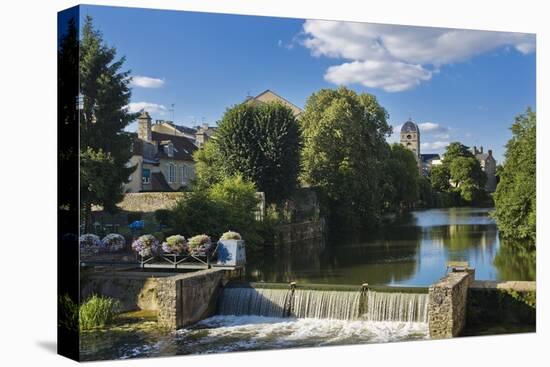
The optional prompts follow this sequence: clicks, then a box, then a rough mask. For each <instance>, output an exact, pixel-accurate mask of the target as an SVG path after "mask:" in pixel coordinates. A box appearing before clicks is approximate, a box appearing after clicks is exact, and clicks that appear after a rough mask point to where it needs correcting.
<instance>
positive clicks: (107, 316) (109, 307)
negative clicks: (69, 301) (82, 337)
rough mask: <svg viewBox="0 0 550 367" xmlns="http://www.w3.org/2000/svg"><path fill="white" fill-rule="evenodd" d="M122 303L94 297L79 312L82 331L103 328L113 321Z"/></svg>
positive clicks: (81, 306)
mask: <svg viewBox="0 0 550 367" xmlns="http://www.w3.org/2000/svg"><path fill="white" fill-rule="evenodd" d="M119 310H120V303H119V302H118V301H117V300H114V299H112V298H108V297H102V296H97V295H92V296H91V297H90V298H88V299H87V300H86V302H84V303H83V304H82V305H80V310H79V319H80V320H79V321H80V330H88V329H93V328H98V327H103V326H105V325H107V324H109V323H111V322H112V321H113V319H114V318H115V316H116V314H117V312H118V311H119Z"/></svg>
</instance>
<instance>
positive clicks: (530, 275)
mask: <svg viewBox="0 0 550 367" xmlns="http://www.w3.org/2000/svg"><path fill="white" fill-rule="evenodd" d="M494 263H495V266H496V268H497V269H498V271H499V274H500V276H501V278H503V279H511V280H535V279H536V271H537V268H536V253H535V248H534V246H528V245H527V244H525V243H518V242H512V241H506V240H502V242H501V245H500V248H499V250H498V252H497V254H496V256H495V261H494Z"/></svg>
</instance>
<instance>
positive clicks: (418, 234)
mask: <svg viewBox="0 0 550 367" xmlns="http://www.w3.org/2000/svg"><path fill="white" fill-rule="evenodd" d="M491 210H492V208H447V209H430V210H422V211H413V212H410V213H407V214H405V215H403V216H400V217H396V218H393V219H391V220H388V221H387V222H386V223H385V224H384V225H383V226H382V228H380V229H379V230H378V231H376V232H373V233H366V234H362V235H355V236H349V235H348V236H345V235H344V234H343V233H340V234H339V235H338V234H337V235H332V236H331V237H332V238H329V239H326V240H324V243H321V241H319V240H316V241H309V242H307V243H294V244H292V245H291V246H287V247H286V248H285V249H283V250H280V251H277V252H276V253H273V254H262V255H260V256H256V257H252V258H250V260H249V263H248V265H247V279H248V280H250V281H265V282H291V281H295V282H299V283H329V284H362V283H365V282H366V283H369V284H385V285H414V286H428V285H430V284H432V283H434V282H435V281H437V280H438V279H439V278H441V277H442V276H443V275H444V274H445V271H446V263H447V262H448V261H467V262H468V263H469V265H470V267H473V268H475V270H476V278H477V279H483V280H534V277H535V262H534V254H533V255H532V256H530V255H529V254H527V255H526V254H524V253H521V251H520V250H517V251H516V250H515V247H514V246H513V245H512V244H505V243H503V244H501V241H500V239H499V234H498V228H497V226H496V224H495V221H494V220H493V219H492V218H491V217H490V215H489V213H490V212H491Z"/></svg>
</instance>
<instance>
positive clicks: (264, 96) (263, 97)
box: [244, 89, 304, 118]
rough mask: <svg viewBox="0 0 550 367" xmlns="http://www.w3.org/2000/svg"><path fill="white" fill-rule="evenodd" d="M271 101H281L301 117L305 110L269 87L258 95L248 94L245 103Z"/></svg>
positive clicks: (296, 115) (295, 114)
mask: <svg viewBox="0 0 550 367" xmlns="http://www.w3.org/2000/svg"><path fill="white" fill-rule="evenodd" d="M270 102H279V103H281V104H283V105H284V106H286V107H288V108H290V109H291V110H292V112H293V113H294V116H295V117H296V118H299V117H300V115H301V114H302V113H303V112H304V110H302V109H301V108H300V107H298V106H296V105H295V104H294V103H291V102H289V101H287V100H286V99H284V98H283V97H281V96H279V95H278V94H277V93H275V92H273V91H271V90H269V89H267V90H265V91H263V92H262V93H260V94H258V95H257V96H256V97H251V96H248V97H246V100H245V101H244V103H255V104H256V103H270Z"/></svg>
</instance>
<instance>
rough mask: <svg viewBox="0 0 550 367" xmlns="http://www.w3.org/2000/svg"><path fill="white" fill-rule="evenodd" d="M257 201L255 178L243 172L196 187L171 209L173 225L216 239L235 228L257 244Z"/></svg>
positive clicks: (260, 240)
mask: <svg viewBox="0 0 550 367" xmlns="http://www.w3.org/2000/svg"><path fill="white" fill-rule="evenodd" d="M257 204H258V199H257V197H256V187H255V185H254V184H253V183H252V182H249V181H246V180H244V179H243V178H242V177H241V176H231V177H225V178H224V179H222V180H221V181H220V182H218V183H215V184H214V185H212V186H211V187H208V188H205V187H198V186H197V187H195V188H194V190H193V191H192V192H191V193H190V194H189V196H187V197H186V198H184V199H182V200H181V201H179V202H178V204H177V205H176V207H175V208H174V209H173V210H172V211H171V215H170V218H171V220H172V228H173V230H174V231H175V232H176V233H181V234H184V235H185V236H193V235H196V234H202V233H206V234H208V235H210V236H213V239H217V238H219V236H221V235H222V233H224V232H226V231H228V230H233V231H237V232H239V233H240V234H241V235H242V236H243V238H244V239H245V240H246V241H247V245H251V246H252V247H254V246H256V245H258V244H260V243H261V242H262V238H261V236H260V235H259V233H258V230H259V227H260V226H261V224H260V223H259V222H257V221H256V219H255V211H256V209H257ZM256 247H257V246H256Z"/></svg>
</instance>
